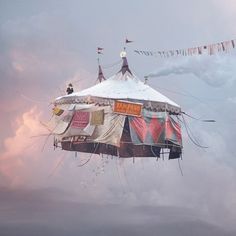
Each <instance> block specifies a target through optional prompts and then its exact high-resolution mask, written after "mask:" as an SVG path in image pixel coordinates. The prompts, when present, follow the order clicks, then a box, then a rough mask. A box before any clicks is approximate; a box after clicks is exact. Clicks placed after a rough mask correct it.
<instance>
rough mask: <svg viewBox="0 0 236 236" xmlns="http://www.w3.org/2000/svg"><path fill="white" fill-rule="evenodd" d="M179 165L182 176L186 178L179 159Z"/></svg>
mask: <svg viewBox="0 0 236 236" xmlns="http://www.w3.org/2000/svg"><path fill="white" fill-rule="evenodd" d="M178 164H179V170H180V173H181V175H182V176H184V173H183V170H182V167H181V165H180V161H179V158H178Z"/></svg>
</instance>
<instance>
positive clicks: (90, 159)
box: [78, 143, 99, 167]
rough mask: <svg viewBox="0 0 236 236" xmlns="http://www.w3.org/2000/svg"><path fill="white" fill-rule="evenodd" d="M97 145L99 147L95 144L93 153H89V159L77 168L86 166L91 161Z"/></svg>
mask: <svg viewBox="0 0 236 236" xmlns="http://www.w3.org/2000/svg"><path fill="white" fill-rule="evenodd" d="M98 145H99V143H97V145H96V147H95V149H94V152H93V153H91V155H90V157H89V159H88V160H87V161H85V162H84V163H83V164H80V165H78V167H82V166H84V165H86V164H87V163H88V162H89V161H90V160H91V158H92V156H93V154H94V153H95V152H96V151H97V148H98Z"/></svg>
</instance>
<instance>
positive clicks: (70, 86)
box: [66, 83, 74, 95]
mask: <svg viewBox="0 0 236 236" xmlns="http://www.w3.org/2000/svg"><path fill="white" fill-rule="evenodd" d="M66 92H67V94H68V95H69V94H72V93H73V92H74V89H73V85H72V84H71V83H69V84H68V87H67V89H66Z"/></svg>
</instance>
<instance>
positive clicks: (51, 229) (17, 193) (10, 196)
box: [0, 187, 235, 236]
mask: <svg viewBox="0 0 236 236" xmlns="http://www.w3.org/2000/svg"><path fill="white" fill-rule="evenodd" d="M0 207H1V209H2V208H4V209H5V210H4V211H1V213H0V219H1V220H0V222H1V223H0V230H1V234H2V235H3V236H5V235H8V236H9V235H15V234H16V233H17V234H18V235H32V234H34V235H42V234H43V235H45V236H47V235H60V236H62V235H75V234H79V235H94V234H96V235H111V234H112V235H121V234H122V235H144V234H145V235H157V234H158V235H159V234H160V235H176V236H180V235H189V233H191V234H192V235H215V236H218V235H219V236H226V235H227V236H233V235H234V233H235V232H233V231H232V232H230V231H229V230H226V229H223V228H221V227H219V226H217V225H214V224H211V223H210V222H208V221H207V220H205V219H204V218H202V217H201V216H200V215H196V214H195V213H194V212H192V211H191V209H188V208H178V207H171V206H166V207H157V206H148V205H145V204H144V205H139V206H130V205H127V204H125V203H122V204H106V205H104V204H98V203H93V204H86V203H82V202H80V203H79V202H74V201H71V200H69V199H68V195H67V194H65V193H64V192H63V191H60V190H58V189H55V188H54V189H41V190H35V189H19V188H18V189H14V190H12V189H9V188H2V187H1V188H0Z"/></svg>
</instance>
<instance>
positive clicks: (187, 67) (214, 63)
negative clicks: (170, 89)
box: [147, 55, 236, 87]
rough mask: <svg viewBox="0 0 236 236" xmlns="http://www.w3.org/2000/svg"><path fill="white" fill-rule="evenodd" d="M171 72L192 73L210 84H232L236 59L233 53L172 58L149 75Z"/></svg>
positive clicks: (235, 79)
mask: <svg viewBox="0 0 236 236" xmlns="http://www.w3.org/2000/svg"><path fill="white" fill-rule="evenodd" d="M171 74H176V75H184V74H192V75H194V76H195V77H197V78H199V79H201V80H203V81H204V82H205V83H207V84H208V85H210V86H213V87H221V86H224V85H229V86H230V85H232V84H233V83H234V82H235V81H236V75H235V74H236V60H235V56H233V55H214V56H207V55H204V56H192V57H183V58H178V60H177V59H172V60H170V61H168V62H166V63H165V64H164V65H163V66H162V67H161V68H159V69H158V70H156V71H154V72H152V73H150V74H148V75H147V76H149V77H161V76H168V75H171Z"/></svg>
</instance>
